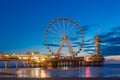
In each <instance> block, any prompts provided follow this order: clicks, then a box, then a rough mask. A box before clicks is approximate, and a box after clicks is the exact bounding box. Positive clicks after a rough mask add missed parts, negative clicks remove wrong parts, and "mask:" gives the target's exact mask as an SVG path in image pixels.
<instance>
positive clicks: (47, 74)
mask: <svg viewBox="0 0 120 80" xmlns="http://www.w3.org/2000/svg"><path fill="white" fill-rule="evenodd" d="M0 72H6V73H14V74H17V75H0V77H20V78H22V77H26V78H51V77H120V68H103V67H79V68H68V67H63V68H56V69H52V68H49V69H43V68H19V69H15V68H12V69H0Z"/></svg>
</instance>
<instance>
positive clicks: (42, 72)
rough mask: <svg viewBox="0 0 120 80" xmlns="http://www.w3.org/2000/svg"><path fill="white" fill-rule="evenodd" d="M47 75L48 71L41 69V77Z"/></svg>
mask: <svg viewBox="0 0 120 80" xmlns="http://www.w3.org/2000/svg"><path fill="white" fill-rule="evenodd" d="M46 77H47V75H46V72H45V70H41V78H46Z"/></svg>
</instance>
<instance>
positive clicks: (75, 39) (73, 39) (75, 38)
mask: <svg viewBox="0 0 120 80" xmlns="http://www.w3.org/2000/svg"><path fill="white" fill-rule="evenodd" d="M69 40H70V41H77V40H79V38H78V37H70V38H69Z"/></svg>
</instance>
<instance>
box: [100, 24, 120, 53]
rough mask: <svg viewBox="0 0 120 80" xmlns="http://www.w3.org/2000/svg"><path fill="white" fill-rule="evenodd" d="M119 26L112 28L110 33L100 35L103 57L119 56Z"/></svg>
mask: <svg viewBox="0 0 120 80" xmlns="http://www.w3.org/2000/svg"><path fill="white" fill-rule="evenodd" d="M119 30H120V26H118V27H115V28H112V29H111V31H110V32H107V33H103V34H100V35H99V37H100V38H101V39H102V42H101V45H102V46H101V53H102V54H104V55H119V54H120V32H119Z"/></svg>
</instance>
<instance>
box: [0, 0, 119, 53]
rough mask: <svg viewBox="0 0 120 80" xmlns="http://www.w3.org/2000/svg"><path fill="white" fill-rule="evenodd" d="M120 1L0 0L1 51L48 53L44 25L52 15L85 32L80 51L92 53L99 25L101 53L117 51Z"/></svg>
mask: <svg viewBox="0 0 120 80" xmlns="http://www.w3.org/2000/svg"><path fill="white" fill-rule="evenodd" d="M119 3H120V1H119V0H0V51H2V52H4V53H25V52H26V51H40V52H41V53H48V51H47V49H46V46H45V45H44V33H45V30H46V28H47V25H48V24H49V23H50V22H51V21H52V20H54V19H55V18H59V17H68V18H71V19H73V20H75V21H76V22H77V23H78V24H79V25H80V26H81V28H82V29H83V32H84V36H85V45H84V48H83V50H82V53H80V55H86V54H88V53H89V54H90V53H93V51H94V44H93V40H92V39H93V38H94V37H95V33H96V31H97V30H99V29H100V32H99V36H100V37H101V38H102V41H103V42H102V43H101V45H102V46H101V54H102V55H119V52H120V50H119V48H120V45H119V44H120V41H119V40H120V37H119V36H120V33H119V29H120V27H119V26H120V22H119V21H120V5H119ZM71 35H72V34H71ZM111 43H112V45H111ZM50 47H54V46H50ZM111 48H112V49H113V50H112V51H111ZM54 49H56V48H54Z"/></svg>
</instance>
